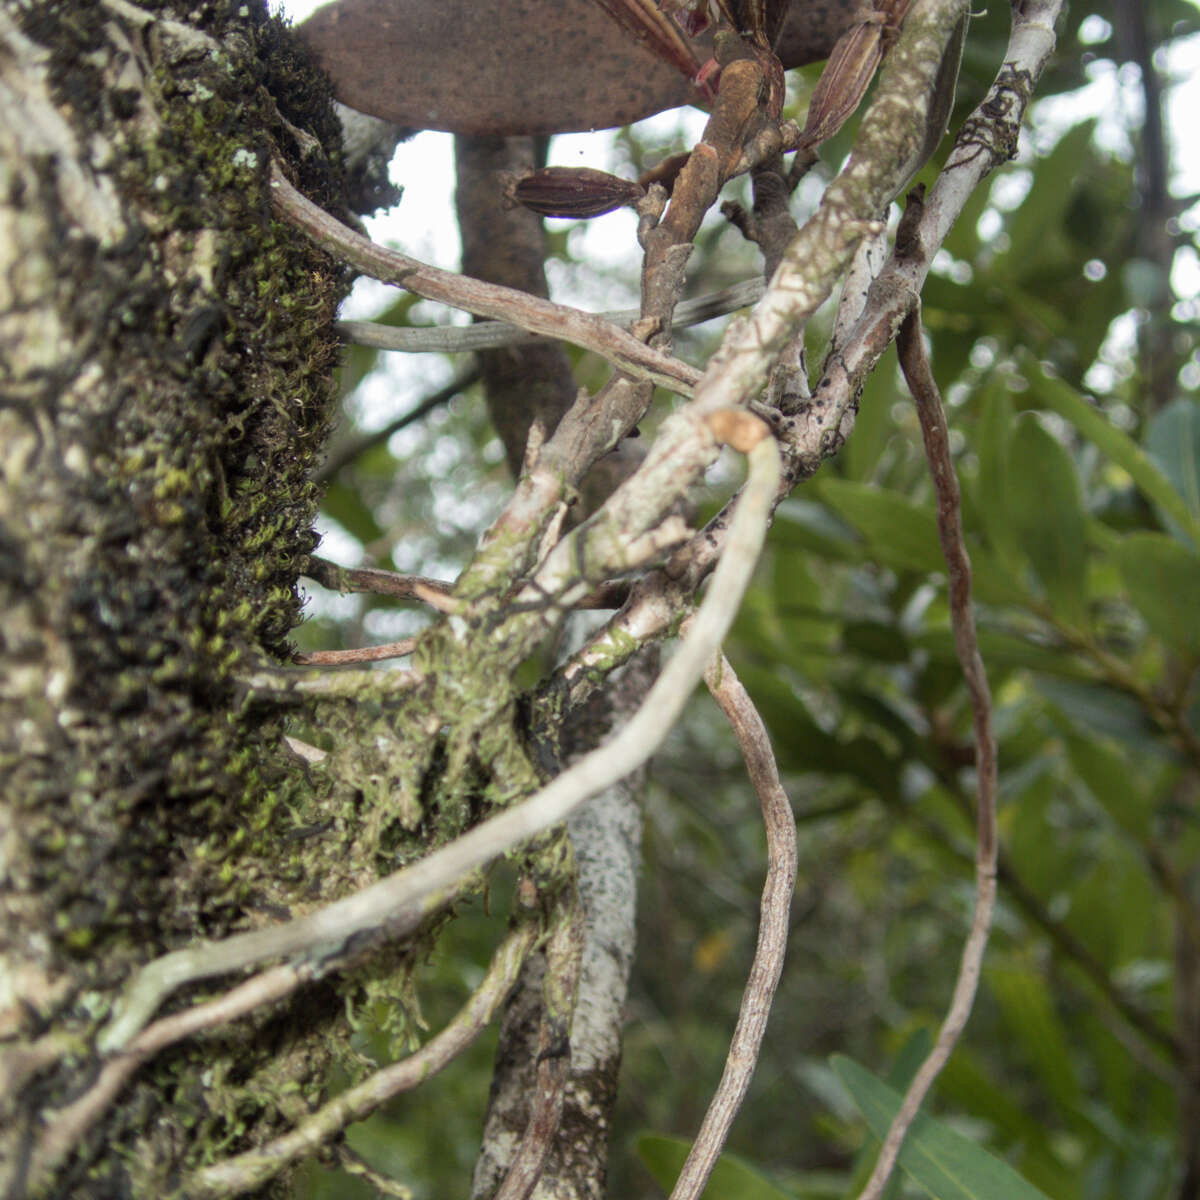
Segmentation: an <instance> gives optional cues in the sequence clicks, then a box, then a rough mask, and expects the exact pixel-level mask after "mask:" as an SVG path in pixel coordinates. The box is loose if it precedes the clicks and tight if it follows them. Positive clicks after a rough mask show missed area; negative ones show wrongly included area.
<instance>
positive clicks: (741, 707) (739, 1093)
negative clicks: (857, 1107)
mask: <svg viewBox="0 0 1200 1200" xmlns="http://www.w3.org/2000/svg"><path fill="white" fill-rule="evenodd" d="M704 682H705V683H706V684H708V690H709V691H710V692H711V693H712V696H713V699H714V700H716V702H717V703H718V704H719V705H720V706H721V711H722V712H723V713H724V714H725V716H726V717H727V718H728V720H729V724H730V725H731V726H732V727H733V732H734V735H735V736H736V737H737V742H738V746H739V748H740V749H741V751H742V757H743V758H744V759H745V761H746V770H747V772H748V773H749V775H750V782H751V783H752V784H753V785H754V791H755V794H756V795H757V796H758V802H759V804H760V806H761V807H762V815H763V825H764V827H765V828H766V832H767V877H766V880H765V881H764V882H763V891H762V901H761V903H760V905H759V914H760V915H759V924H758V945H757V946H756V948H755V951H754V961H753V963H752V964H751V966H750V975H749V977H748V978H747V980H746V988H745V991H744V992H743V993H742V1005H741V1009H740V1011H739V1012H738V1020H737V1026H736V1028H735V1029H734V1032H733V1040H732V1041H731V1042H730V1045H729V1054H728V1056H727V1058H726V1059H725V1070H724V1073H723V1074H722V1075H721V1082H720V1084H719V1085H718V1086H717V1090H716V1093H715V1094H714V1095H713V1098H712V1101H711V1102H710V1103H709V1106H708V1112H707V1113H706V1114H705V1116H704V1121H703V1123H702V1124H701V1126H700V1131H699V1132H698V1133H697V1134H696V1140H695V1141H694V1142H693V1143H692V1148H691V1150H690V1151H689V1153H688V1156H687V1161H686V1162H685V1163H684V1164H683V1170H682V1171H680V1173H679V1178H678V1179H677V1180H676V1181H675V1187H674V1189H673V1190H672V1192H671V1200H695V1197H697V1196H699V1195H700V1194H701V1192H703V1190H704V1185H705V1184H706V1183H707V1182H708V1177H709V1176H710V1175H711V1174H712V1169H713V1167H714V1166H715V1165H716V1162H717V1159H718V1157H719V1156H720V1154H721V1149H722V1147H723V1146H724V1145H725V1139H726V1138H727V1137H728V1136H729V1130H730V1127H731V1126H732V1125H733V1119H734V1117H735V1116H736V1115H737V1112H738V1109H740V1108H741V1106H742V1101H743V1100H744V1099H745V1097H746V1091H747V1089H748V1088H749V1087H750V1078H751V1076H752V1075H753V1074H754V1068H755V1066H756V1065H757V1064H758V1054H759V1050H760V1049H761V1047H762V1040H763V1035H764V1034H765V1033H766V1030H767V1018H768V1017H769V1016H770V1012H771V1001H772V1000H773V999H774V996H775V989H776V988H777V987H778V986H779V976H780V974H781V972H782V971H783V957H784V953H785V952H786V950H787V935H788V913H789V909H790V907H791V902H792V893H793V891H794V890H795V887H796V821H795V818H794V817H793V816H792V806H791V804H790V803H789V802H788V797H787V793H786V792H785V791H784V790H783V784H782V783H780V781H779V769H778V767H777V766H776V765H775V755H774V753H773V752H772V750H771V739H770V737H769V735H768V734H767V728H766V726H765V725H764V724H763V719H762V717H761V716H759V714H758V710H757V709H756V708H755V707H754V702H753V701H752V700H751V699H750V696H749V693H747V691H746V689H745V688H744V687H743V686H742V683H741V681H740V680H739V679H738V677H737V675H735V674H734V671H733V668H732V667H731V666H730V665H729V663H728V662H727V661H726V659H725V657H724V655H721V656H720V657H719V659H718V660H716V661H714V662H713V663H711V664H710V665H709V667H708V669H707V670H706V671H705V672H704Z"/></svg>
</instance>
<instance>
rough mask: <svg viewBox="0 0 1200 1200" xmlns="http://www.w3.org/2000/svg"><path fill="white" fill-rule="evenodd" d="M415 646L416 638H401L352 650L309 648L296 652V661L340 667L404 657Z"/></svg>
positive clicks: (305, 663) (303, 664)
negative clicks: (304, 652)
mask: <svg viewBox="0 0 1200 1200" xmlns="http://www.w3.org/2000/svg"><path fill="white" fill-rule="evenodd" d="M416 648H417V639H416V638H401V640H400V641H398V642H383V643H381V644H380V645H378V646H359V647H356V648H355V649H353V650H311V651H309V653H307V654H297V655H296V661H297V662H298V663H299V664H300V665H301V666H305V667H341V666H346V665H348V664H350V663H364V662H382V661H383V660H384V659H387V658H404V657H405V655H408V654H411V653H412V652H413V651H414V650H415V649H416Z"/></svg>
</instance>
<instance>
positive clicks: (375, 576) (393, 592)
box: [303, 554, 454, 600]
mask: <svg viewBox="0 0 1200 1200" xmlns="http://www.w3.org/2000/svg"><path fill="white" fill-rule="evenodd" d="M303 573H304V574H305V575H307V576H308V577H309V579H315V580H316V581H317V583H319V584H320V585H321V586H322V587H327V588H329V590H330V591H331V592H370V593H371V594H372V595H375V596H399V597H400V598H402V599H404V600H425V598H426V596H428V595H429V594H430V593H433V592H438V593H440V594H441V595H443V596H446V597H447V598H449V597H450V596H452V595H453V593H454V585H453V584H451V583H443V582H442V580H440V579H430V578H429V577H428V576H425V575H401V574H400V573H399V572H397V571H383V570H380V569H379V568H378V567H339V566H338V565H337V563H332V562H330V561H329V560H328V559H327V558H319V557H318V556H317V555H315V554H311V555H309V558H308V561H307V563H305V565H304V572H303Z"/></svg>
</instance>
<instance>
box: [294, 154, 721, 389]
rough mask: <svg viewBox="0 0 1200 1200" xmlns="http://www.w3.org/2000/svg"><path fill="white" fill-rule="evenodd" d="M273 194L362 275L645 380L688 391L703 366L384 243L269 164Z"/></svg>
mask: <svg viewBox="0 0 1200 1200" xmlns="http://www.w3.org/2000/svg"><path fill="white" fill-rule="evenodd" d="M271 197H272V200H273V202H274V205H275V208H276V210H277V211H278V213H279V214H280V216H282V217H283V218H284V219H285V220H287V221H289V222H290V223H291V224H293V225H295V226H296V228H298V229H301V230H303V231H304V232H305V233H307V234H308V235H309V236H310V237H311V238H312V239H313V240H314V241H315V242H316V243H317V244H318V245H320V246H322V247H323V248H324V249H326V250H328V251H329V253H330V254H333V255H334V256H335V257H337V258H339V259H341V260H342V261H343V262H346V263H349V264H350V265H351V266H352V267H356V268H357V269H358V270H359V271H361V272H362V273H363V274H364V275H369V276H371V278H373V279H378V280H380V281H381V282H383V283H391V284H395V285H396V286H397V287H402V288H404V289H405V290H406V291H409V292H412V293H413V294H414V295H418V296H423V297H424V298H425V299H427V300H438V301H441V302H442V303H443V304H450V305H453V306H454V307H455V308H462V309H465V310H466V311H467V312H471V313H474V314H475V315H476V316H480V317H491V318H493V319H495V320H500V321H507V322H508V323H509V324H510V325H518V326H520V327H521V328H522V329H528V330H530V331H531V332H533V333H541V334H545V335H546V336H548V337H553V338H558V339H560V340H562V341H565V342H571V343H572V344H574V345H576V346H582V347H583V348H584V349H586V350H593V351H595V352H596V353H597V354H599V355H600V356H601V357H602V358H604V359H607V360H608V361H609V362H611V363H612V364H613V366H614V367H616V368H617V369H618V370H619V371H623V372H626V373H627V374H629V375H631V376H633V377H634V378H637V379H646V380H650V381H652V382H654V383H657V384H659V385H660V386H662V387H665V388H669V389H670V390H671V391H674V392H679V393H681V394H682V395H685V396H686V395H690V394H691V391H692V388H693V387H694V386H695V384H696V382H697V380H698V379H699V378H700V372H699V371H697V370H696V368H695V367H692V366H689V365H688V364H687V363H685V362H680V361H679V360H678V359H675V358H671V357H670V356H669V355H667V354H663V353H661V352H660V351H657V350H653V349H651V348H650V347H649V346H647V345H645V344H644V343H643V342H639V341H638V340H637V338H635V337H632V336H631V335H629V334H628V333H626V332H625V331H624V330H623V329H619V328H617V326H615V325H612V324H610V323H609V322H608V321H602V320H601V319H600V318H598V317H595V316H593V315H592V314H591V313H585V312H580V311H579V309H576V308H567V307H566V306H564V305H561V304H552V303H551V302H550V301H549V300H542V299H540V298H539V297H537V296H530V295H528V294H527V293H525V292H518V291H515V290H514V289H512V288H506V287H500V286H499V285H498V284H491V283H483V282H482V281H480V280H478V279H471V278H469V277H468V276H465V275H456V274H455V273H454V272H453V271H442V270H439V269H438V268H437V267H431V266H428V265H427V264H425V263H422V262H418V261H417V260H416V259H414V258H409V257H408V256H407V255H404V254H400V253H399V252H398V251H395V250H389V249H388V248H387V247H385V246H379V245H377V244H376V243H375V242H372V241H371V240H370V239H369V238H365V237H363V236H362V234H360V233H356V232H355V231H354V230H353V229H351V228H350V227H349V226H348V225H343V224H342V222H341V221H339V220H337V219H336V218H335V217H332V216H330V214H329V213H327V212H326V211H325V210H324V209H322V208H320V207H318V206H317V205H316V204H314V203H313V202H312V201H311V200H309V199H308V198H307V197H306V196H304V195H303V194H302V193H300V192H299V191H297V190H296V189H295V188H294V187H293V186H292V185H291V184H290V183H289V182H288V180H287V178H286V177H285V176H284V174H283V171H282V169H281V168H280V167H279V165H278V164H277V163H274V162H273V163H272V164H271Z"/></svg>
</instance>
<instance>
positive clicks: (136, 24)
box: [0, 0, 362, 1197]
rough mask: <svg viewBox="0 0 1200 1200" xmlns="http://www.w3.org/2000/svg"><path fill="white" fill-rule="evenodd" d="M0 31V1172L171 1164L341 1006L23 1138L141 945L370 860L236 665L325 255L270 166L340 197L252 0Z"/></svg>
mask: <svg viewBox="0 0 1200 1200" xmlns="http://www.w3.org/2000/svg"><path fill="white" fill-rule="evenodd" d="M0 43H2V47H3V49H2V52H0V175H2V178H3V184H2V186H0V207H2V213H0V262H2V269H0V280H2V283H0V289H2V291H0V296H2V299H0V370H2V371H3V378H2V381H0V655H2V663H3V665H2V666H0V781H2V782H0V787H2V793H0V801H2V806H3V807H2V817H0V821H2V824H0V828H2V829H3V835H2V844H3V854H2V855H0V901H2V904H3V911H2V915H0V939H2V956H3V957H2V960H0V973H2V974H0V1038H3V1042H2V1043H0V1104H2V1105H3V1107H4V1111H3V1114H2V1117H0V1129H3V1130H4V1133H3V1148H2V1149H3V1159H4V1165H3V1185H0V1191H3V1192H4V1194H25V1189H26V1188H32V1190H33V1191H34V1192H39V1191H40V1192H42V1193H44V1194H51V1195H55V1196H68V1195H79V1196H83V1195H86V1196H89V1197H100V1196H106V1195H116V1194H128V1193H129V1192H130V1191H131V1190H132V1191H133V1192H134V1193H135V1194H140V1195H162V1194H167V1192H168V1191H169V1188H170V1182H171V1181H172V1180H173V1179H177V1178H178V1172H179V1171H180V1170H181V1169H182V1168H183V1167H185V1166H186V1165H187V1164H189V1163H192V1162H196V1161H198V1160H199V1159H201V1158H202V1157H204V1156H211V1155H213V1154H217V1153H220V1152H221V1150H222V1148H224V1147H227V1146H232V1145H236V1144H244V1143H245V1142H246V1141H247V1140H251V1141H253V1140H257V1139H260V1138H261V1137H262V1136H264V1134H268V1133H270V1132H271V1131H272V1130H273V1129H274V1128H275V1127H276V1126H279V1125H285V1124H286V1123H287V1122H288V1119H289V1116H290V1115H294V1112H295V1111H296V1110H303V1109H304V1108H305V1107H306V1106H307V1104H308V1103H309V1101H310V1098H311V1097H315V1095H316V1094H317V1093H318V1092H319V1090H320V1085H321V1082H322V1079H323V1077H324V1071H325V1067H326V1065H327V1061H328V1058H329V1051H328V1050H327V1048H326V1042H325V1039H324V1037H323V1036H319V1034H320V1031H321V1026H322V1022H323V1020H324V1018H325V1017H326V1016H327V1015H328V1014H329V1013H331V1012H338V1011H340V1009H341V1006H342V1001H341V999H340V998H338V997H336V996H335V995H334V994H333V992H332V990H329V989H326V990H325V991H322V989H321V988H320V987H318V988H314V989H309V990H307V991H306V992H305V993H304V995H303V998H302V1002H298V1003H296V1004H293V1005H288V1006H284V1007H281V1008H276V1009H275V1010H274V1011H272V1012H268V1013H266V1014H264V1015H262V1016H260V1017H258V1018H257V1019H256V1020H254V1021H250V1022H243V1023H242V1025H241V1026H236V1027H234V1028H232V1029H231V1030H230V1031H228V1032H226V1033H223V1034H222V1035H221V1036H220V1037H217V1038H214V1039H212V1040H210V1041H207V1042H205V1043H203V1044H197V1043H183V1044H182V1046H181V1047H180V1048H176V1049H175V1050H174V1051H172V1052H169V1053H168V1054H166V1055H165V1056H163V1057H161V1058H159V1059H157V1060H156V1061H155V1062H153V1063H152V1064H150V1065H149V1066H148V1067H146V1068H144V1069H143V1070H142V1071H141V1072H140V1073H139V1074H138V1075H137V1076H136V1077H135V1079H134V1081H133V1082H132V1083H131V1084H129V1085H128V1086H127V1087H126V1088H125V1089H124V1090H123V1092H122V1094H121V1096H120V1097H119V1099H118V1100H117V1102H116V1103H114V1104H112V1105H110V1106H108V1107H107V1110H106V1111H105V1112H104V1113H103V1114H102V1115H100V1116H99V1117H98V1118H97V1119H95V1120H94V1121H90V1122H89V1121H84V1122H82V1123H80V1124H79V1125H78V1126H77V1127H76V1128H75V1129H74V1131H73V1136H72V1137H70V1138H69V1139H68V1140H69V1141H70V1143H71V1144H70V1146H69V1147H66V1148H60V1150H59V1151H58V1152H56V1153H54V1154H51V1155H50V1156H49V1158H48V1157H47V1154H46V1153H45V1151H46V1146H45V1145H44V1143H43V1139H44V1136H45V1134H46V1132H47V1130H49V1129H51V1128H52V1127H53V1126H54V1124H55V1121H56V1120H58V1119H59V1118H62V1117H63V1115H64V1114H70V1113H71V1112H73V1111H76V1110H74V1109H72V1107H71V1106H72V1105H73V1104H74V1103H75V1102H76V1101H78V1100H79V1098H80V1097H81V1096H82V1095H85V1094H86V1093H87V1089H88V1088H89V1087H90V1086H91V1085H92V1084H93V1083H94V1081H95V1079H96V1072H97V1069H98V1061H99V1060H98V1057H97V1055H96V1054H95V1052H94V1050H93V1049H92V1048H91V1045H92V1043H91V1035H92V1034H93V1033H94V1032H95V1030H96V1029H97V1028H98V1026H99V1025H100V1024H101V1023H102V1022H103V1019H104V1017H105V1016H106V1015H107V1012H108V1010H109V1008H110V1006H111V1003H112V1001H113V998H114V996H115V995H116V992H117V990H118V989H119V988H120V986H121V985H122V984H123V982H124V981H125V980H126V978H127V976H128V974H129V971H130V970H131V968H132V967H133V966H135V965H137V964H140V963H143V962H145V961H147V959H149V958H152V957H154V956H155V955H156V954H159V953H162V952H163V951H164V950H166V949H168V948H170V947H172V946H176V945H179V944H181V943H183V942H186V941H187V940H188V939H190V938H194V937H196V936H208V937H212V936H220V935H222V934H223V933H226V932H228V931H229V930H230V929H233V928H239V927H245V926H246V925H247V924H248V923H249V924H253V923H255V922H261V921H266V920H268V919H273V918H276V917H277V916H278V915H280V914H281V913H283V912H286V911H292V910H294V909H296V908H297V907H298V906H308V905H312V904H314V903H316V902H319V901H320V900H321V899H322V898H323V897H325V896H327V895H329V894H331V893H332V892H334V891H336V890H337V889H338V888H341V887H344V885H345V881H346V876H347V874H349V875H351V876H352V875H354V874H356V872H358V871H360V870H361V869H362V864H361V862H356V860H355V858H354V855H353V853H352V850H353V847H349V846H347V845H346V844H345V843H346V838H347V835H346V834H345V832H344V830H339V828H338V826H337V823H336V820H335V819H334V816H335V815H334V814H331V813H330V812H329V811H326V810H327V809H328V807H329V806H330V805H333V804H336V803H338V802H339V801H338V797H336V796H334V795H333V793H332V791H331V790H330V789H325V790H324V792H322V789H320V788H313V787H310V786H308V784H307V783H306V781H305V778H304V776H303V774H302V771H301V767H300V765H299V764H298V762H297V761H296V760H294V759H290V758H289V755H288V752H287V750H286V748H285V745H284V743H283V741H282V738H281V730H282V719H283V718H282V715H281V713H280V711H279V710H278V709H277V708H272V707H269V706H265V705H262V704H260V703H256V702H255V700H254V698H253V697H252V696H250V695H249V694H248V693H247V691H246V689H245V687H244V686H243V684H242V683H241V682H240V681H239V680H240V677H242V676H244V673H245V672H246V671H247V670H249V669H251V668H254V667H258V666H261V665H262V664H264V663H280V662H284V661H286V660H287V659H288V658H289V656H290V653H291V652H290V649H289V643H288V640H287V639H288V634H289V630H290V629H291V628H292V627H293V626H294V625H295V624H296V623H297V621H298V620H299V616H300V601H299V598H298V593H297V588H296V579H297V574H298V569H299V566H300V564H301V563H302V562H303V560H304V557H305V555H306V554H307V553H308V552H309V551H310V550H311V549H312V547H313V545H314V537H313V534H312V522H313V517H314V512H315V507H316V501H317V496H316V492H315V489H314V487H313V486H312V485H311V484H310V483H309V482H308V474H309V470H310V468H311V466H312V464H313V462H314V459H315V457H316V455H317V454H318V452H319V450H320V449H321V446H322V444H323V441H324V438H325V434H326V431H327V427H328V425H329V422H330V418H331V413H332V411H333V410H332V406H333V403H334V400H335V396H334V392H333V382H332V368H333V366H334V364H335V362H336V355H337V345H336V341H335V337H334V334H333V330H332V318H333V315H334V312H335V309H336V305H337V303H338V301H339V299H340V297H341V296H342V294H343V293H344V290H345V288H346V285H347V282H348V280H347V277H346V274H345V272H344V271H343V270H342V269H340V268H339V267H338V266H337V265H336V264H335V263H334V262H333V261H332V260H331V259H329V258H328V257H327V256H325V255H323V254H321V253H320V252H318V251H316V250H315V249H314V248H313V247H312V245H311V244H310V243H308V242H307V241H306V240H305V239H304V238H303V237H301V236H299V235H297V234H296V233H294V232H293V231H291V230H289V229H288V228H286V227H285V226H283V225H281V224H279V223H278V222H277V221H275V220H274V219H273V218H272V215H271V209H270V201H269V192H268V184H267V178H268V168H269V165H270V161H271V158H272V156H273V155H277V156H280V157H282V158H283V159H284V160H285V161H287V162H288V163H289V164H290V167H289V169H290V170H292V171H293V172H295V173H296V174H297V176H298V178H299V179H300V180H301V181H302V182H303V185H304V186H305V188H306V189H307V190H308V192H309V194H311V195H314V196H316V197H318V198H321V199H323V200H324V201H326V202H328V203H330V204H332V205H333V206H335V207H336V206H337V205H338V203H339V197H340V194H341V175H340V167H339V166H338V152H337V150H336V146H337V139H338V137H339V130H338V127H337V124H336V122H335V121H334V120H333V117H332V109H331V107H330V101H329V96H328V92H327V88H326V85H325V84H324V82H323V80H322V78H321V77H320V76H319V75H318V74H316V73H315V72H313V71H312V70H311V68H309V67H308V66H307V65H306V63H305V62H304V61H303V60H302V59H301V58H300V57H298V56H297V54H296V52H295V50H294V48H293V46H292V42H291V38H290V35H289V34H287V33H286V31H284V30H283V28H282V27H281V26H280V25H279V24H278V23H276V22H274V21H271V20H269V19H268V18H267V15H266V11H265V4H264V3H263V0H246V2H245V3H242V4H238V3H230V2H227V0H186V2H184V0H179V2H173V0H145V2H144V3H142V4H139V5H137V6H135V5H134V4H132V3H127V2H126V0H57V2H56V0H41V2H39V0H27V2H25V3H21V2H17V3H9V4H7V5H5V6H4V8H3V9H0ZM323 806H324V808H323ZM321 828H325V829H327V830H330V832H327V833H325V834H324V835H323V836H320V837H318V836H316V835H315V834H313V833H312V831H313V830H315V829H321ZM305 835H306V836H305ZM297 847H303V850H302V851H301V850H299V849H298V848H297ZM302 855H303V856H305V857H307V859H308V860H309V862H310V864H311V862H312V861H316V860H320V859H324V860H325V861H330V862H333V861H341V862H342V863H343V870H342V871H336V870H331V871H330V872H329V873H328V877H327V878H323V876H322V873H321V872H314V871H312V870H304V869H302V861H301V858H302ZM337 856H343V857H342V858H340V859H339V858H338V857H337ZM59 1128H60V1130H61V1129H62V1126H61V1125H60V1126H59ZM63 1132H67V1131H65V1130H63ZM39 1146H40V1147H41V1149H39ZM9 1189H11V1191H10V1190H9Z"/></svg>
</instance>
